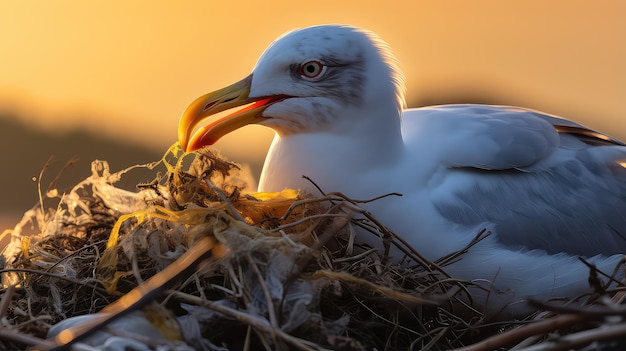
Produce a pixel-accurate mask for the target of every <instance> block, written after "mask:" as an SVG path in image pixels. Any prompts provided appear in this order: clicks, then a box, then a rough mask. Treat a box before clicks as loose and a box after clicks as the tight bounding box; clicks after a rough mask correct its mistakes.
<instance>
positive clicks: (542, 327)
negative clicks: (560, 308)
mask: <svg viewBox="0 0 626 351" xmlns="http://www.w3.org/2000/svg"><path fill="white" fill-rule="evenodd" d="M587 320H588V318H587V317H586V316H582V315H579V314H565V315H561V316H557V317H554V318H550V319H545V320H542V321H539V322H536V323H532V324H526V325H524V326H521V327H518V328H515V329H511V330H509V331H506V332H504V333H501V334H496V335H494V336H492V337H489V338H487V339H484V340H482V341H480V342H477V343H475V344H472V345H469V346H465V347H461V348H458V349H455V350H454V351H491V350H496V349H498V348H501V347H505V346H507V345H512V344H514V343H516V342H519V341H521V340H523V339H525V338H527V337H530V336H533V335H537V334H546V333H549V332H551V331H554V330H557V329H562V328H567V327H570V326H572V325H575V324H577V323H580V322H584V321H587Z"/></svg>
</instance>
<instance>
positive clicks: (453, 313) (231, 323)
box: [0, 147, 626, 350]
mask: <svg viewBox="0 0 626 351" xmlns="http://www.w3.org/2000/svg"><path fill="white" fill-rule="evenodd" d="M137 167H138V168H147V169H150V170H152V171H153V174H154V181H153V182H150V183H146V184H140V185H139V186H138V188H137V190H136V191H126V190H122V189H120V188H118V187H117V186H116V183H118V182H119V181H120V179H121V178H122V177H123V176H124V174H126V173H127V172H131V171H133V169H132V168H131V169H127V170H124V171H121V172H118V173H110V172H109V170H108V165H107V164H106V162H102V161H95V162H94V163H93V165H92V173H93V174H92V176H91V177H89V178H87V179H85V180H84V181H83V182H81V183H79V184H77V185H76V186H75V187H74V188H73V189H71V190H70V191H69V192H67V193H66V194H61V193H60V192H59V191H58V190H57V189H54V188H51V189H47V190H46V191H45V192H42V194H41V203H40V204H39V205H38V206H36V207H34V208H33V209H32V210H30V211H28V212H27V213H26V214H25V215H24V218H23V220H22V221H21V222H20V223H19V224H18V225H17V226H16V227H15V229H14V230H13V231H12V232H10V233H7V235H10V236H11V244H10V245H9V246H8V247H7V248H6V249H5V251H4V254H3V255H4V256H3V258H4V262H3V263H4V264H3V266H4V269H3V270H2V283H3V287H4V288H3V290H2V292H3V295H2V300H1V304H0V316H1V317H2V324H1V327H0V347H1V348H4V349H8V350H22V349H25V348H26V347H27V346H33V345H38V346H37V347H36V349H42V350H43V349H50V348H54V347H55V346H59V344H54V342H58V341H59V340H53V339H49V340H47V341H46V340H44V339H45V338H46V333H47V331H48V330H49V329H50V327H51V326H52V325H53V324H55V323H57V322H59V321H61V320H64V319H66V318H69V317H73V316H80V315H85V314H92V313H96V312H99V311H103V310H104V311H105V312H107V313H105V314H103V315H102V316H104V317H103V318H100V319H97V320H95V321H94V322H92V323H87V324H84V325H83V326H82V327H80V328H74V329H72V332H74V333H77V334H75V335H79V336H77V337H76V339H72V340H71V343H72V347H73V348H75V349H88V348H87V347H86V346H84V344H81V342H82V341H84V340H85V339H84V338H85V337H87V336H89V335H90V334H91V333H93V332H94V331H95V330H102V329H104V328H106V327H105V326H106V325H107V324H108V323H109V322H111V321H112V320H114V319H122V318H125V316H129V315H130V314H132V313H137V312H138V311H142V312H140V313H144V314H145V315H155V314H157V315H159V316H171V318H172V320H175V322H174V323H173V324H172V323H165V324H164V325H165V326H163V325H161V326H160V327H159V328H160V329H159V330H160V331H162V332H163V333H170V334H172V335H174V336H173V337H172V338H171V339H174V340H176V341H175V342H172V343H165V344H162V345H160V346H159V347H160V349H161V350H180V349H184V348H181V347H182V346H181V345H183V343H184V345H189V346H190V347H191V349H198V350H221V349H228V350H258V349H267V350H274V349H281V350H283V349H285V350H286V349H290V350H291V349H294V350H295V349H299V350H323V349H333V350H373V349H378V350H405V349H412V350H426V349H429V350H447V349H453V348H459V347H466V350H492V349H497V348H500V347H505V346H513V345H515V344H518V346H519V347H531V349H532V347H534V349H537V350H544V349H545V350H548V349H550V350H556V349H567V348H570V347H583V346H585V345H587V344H589V343H590V341H593V340H615V339H619V338H624V337H625V336H626V331H625V329H626V326H624V325H623V324H622V323H621V317H620V316H621V315H623V314H624V309H623V308H622V307H621V306H620V305H619V303H620V302H621V301H612V302H611V301H609V300H608V298H607V297H606V296H604V297H601V299H600V300H599V301H600V302H601V303H600V304H599V305H598V304H596V306H591V307H593V308H595V309H594V310H590V309H588V308H586V309H577V310H570V311H564V312H567V313H562V315H556V316H553V317H551V318H548V319H545V320H543V321H541V322H539V323H533V324H522V325H521V327H518V323H513V322H507V323H500V324H497V325H486V324H485V323H484V321H483V319H482V316H481V315H480V313H478V312H476V311H474V310H472V309H471V308H469V307H467V306H464V305H465V303H464V302H462V301H465V300H466V299H464V297H465V296H466V293H465V286H466V284H465V283H463V282H459V281H456V280H454V279H450V278H449V277H447V276H446V274H445V272H443V271H442V270H441V268H439V267H438V265H436V264H434V263H432V262H428V261H427V260H425V259H423V258H422V257H420V256H419V254H418V253H417V252H415V251H414V250H413V249H411V248H410V247H408V246H406V245H404V244H403V243H402V241H401V240H400V239H399V238H397V237H395V235H394V234H393V233H391V232H390V231H389V230H387V229H386V228H385V227H384V225H383V224H381V223H378V221H376V219H375V218H373V217H372V216H371V215H369V214H368V213H367V212H365V211H363V210H362V209H361V207H360V202H359V201H355V200H352V199H348V198H346V197H345V196H343V195H341V194H336V193H332V194H326V196H324V197H321V198H312V197H306V196H302V195H299V194H296V193H294V192H289V191H286V192H283V193H279V194H248V195H244V194H242V191H243V190H244V186H245V185H244V184H242V183H241V181H240V180H239V179H238V177H237V170H238V168H237V166H236V165H235V164H233V163H230V162H227V161H225V160H223V159H222V158H220V157H218V156H216V155H214V154H212V153H210V152H208V151H204V152H201V153H198V154H196V155H180V152H179V150H178V149H177V148H176V147H173V148H172V149H171V150H170V151H169V152H168V154H167V155H166V156H165V157H164V159H163V160H161V161H160V162H156V163H154V164H149V165H142V166H136V168H137ZM354 213H360V217H362V218H363V219H362V220H358V221H357V220H352V219H351V217H350V216H349V214H354ZM357 226H359V227H362V228H367V229H368V230H370V231H371V232H372V235H377V236H379V237H380V238H381V239H380V246H379V247H378V248H372V247H369V246H367V245H365V244H362V243H360V242H359V241H358V239H357V238H355V236H354V232H355V228H356V227H357ZM28 233H30V235H27V234H28ZM479 239H480V238H479V237H477V240H479ZM390 245H394V246H397V247H398V248H400V249H401V250H402V251H404V252H405V254H406V257H405V259H404V260H403V262H401V263H395V262H392V261H391V260H389V259H388V258H387V257H386V255H385V252H386V250H385V249H384V248H389V247H390ZM381 248H382V249H381ZM458 255H462V252H461V253H458V254H453V255H451V256H450V257H448V258H447V259H448V260H452V259H456V258H457V256H458ZM442 262H443V261H441V262H439V263H441V264H443V263H442ZM151 277H152V278H151ZM611 295H615V298H616V299H617V298H619V294H618V293H612V294H611ZM542 307H545V306H542ZM460 311H463V312H462V313H461V312H460ZM562 312H563V311H562ZM609 316H612V317H611V318H609ZM615 316H617V317H615ZM190 323H191V324H190ZM542 323H543V324H542ZM190 325H192V326H193V327H189V326H190ZM557 330H559V331H561V333H562V334H568V335H566V337H567V338H569V339H567V340H565V339H564V340H562V341H561V342H560V343H557V346H556V347H557V348H554V345H552V346H550V343H549V342H547V341H546V340H547V339H546V337H545V335H546V334H548V333H552V332H554V331H557ZM127 332H128V331H127ZM131 333H132V331H131ZM581 333H583V334H581ZM551 335H553V334H551ZM489 337H491V338H489ZM522 340H524V341H522ZM146 342H148V341H146ZM153 342H154V341H153ZM520 342H521V344H520ZM468 345H469V346H468ZM546 345H547V346H546ZM66 346H67V347H68V348H69V347H70V346H69V345H66ZM151 346H152V347H156V345H151ZM548 346H549V347H552V348H549V347H548ZM81 347H82V348H81ZM541 347H545V348H541ZM559 347H560V348H559ZM563 347H565V348H563Z"/></svg>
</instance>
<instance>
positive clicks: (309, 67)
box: [300, 60, 326, 79]
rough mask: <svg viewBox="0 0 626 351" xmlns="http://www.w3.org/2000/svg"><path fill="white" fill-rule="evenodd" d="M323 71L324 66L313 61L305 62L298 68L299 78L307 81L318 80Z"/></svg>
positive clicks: (324, 69)
mask: <svg viewBox="0 0 626 351" xmlns="http://www.w3.org/2000/svg"><path fill="white" fill-rule="evenodd" d="M325 71H326V66H324V65H323V64H322V63H321V62H319V61H315V60H311V61H307V62H305V63H303V64H302V65H301V66H300V76H302V77H303V78H307V79H315V78H318V77H320V76H321V75H322V73H324V72H325Z"/></svg>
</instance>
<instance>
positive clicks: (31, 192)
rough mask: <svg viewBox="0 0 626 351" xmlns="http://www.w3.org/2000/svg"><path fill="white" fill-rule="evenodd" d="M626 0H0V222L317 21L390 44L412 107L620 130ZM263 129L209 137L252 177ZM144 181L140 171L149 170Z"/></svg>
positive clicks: (625, 118)
mask: <svg viewBox="0 0 626 351" xmlns="http://www.w3.org/2000/svg"><path fill="white" fill-rule="evenodd" d="M624 18H626V2H624V1H621V0H598V1H593V2H592V1H586V0H570V1H543V0H512V1H500V0H473V1H458V0H438V1H425V0H424V1H417V0H411V1H408V0H407V1H380V0H375V1H364V0H358V1H354V0H353V1H337V0H330V1H328V0H315V1H310V2H308V1H293V0H285V1H280V0H266V1H252V0H241V1H237V2H229V1H184V0H183V1H177V2H175V3H173V2H168V1H153V0H151V1H148V0H136V1H129V2H126V1H106V2H105V1H102V2H91V1H90V2H85V1H80V0H75V1H70V0H57V1H30V0H21V1H9V0H0V146H1V149H2V151H1V153H0V165H1V167H2V171H1V172H0V225H1V226H0V230H2V229H5V228H9V227H13V225H14V224H15V223H16V221H17V220H19V218H20V216H21V214H22V213H23V212H24V211H25V210H26V209H28V208H30V207H32V205H34V204H35V203H36V202H37V182H38V181H39V175H40V172H41V170H42V169H43V167H44V165H46V164H47V163H48V162H49V160H50V162H49V163H50V165H51V166H50V167H49V168H47V169H46V171H45V172H44V173H43V178H42V179H41V184H42V187H43V188H44V189H45V188H46V187H47V185H48V184H49V183H50V182H51V181H53V179H54V178H55V176H56V175H57V173H58V172H59V171H60V170H61V169H63V168H64V165H65V164H66V163H67V162H68V161H70V160H77V161H76V163H74V164H73V165H72V166H71V167H69V168H67V169H65V170H64V174H63V176H62V179H64V181H65V185H66V186H68V185H72V184H74V183H75V182H76V181H77V180H78V179H81V178H84V177H86V176H88V175H89V174H90V170H89V167H90V162H91V161H92V160H93V159H96V158H98V159H106V160H108V161H109V162H110V163H111V167H112V170H120V169H122V168H125V167H127V166H130V165H133V164H137V163H146V162H150V161H153V160H157V159H158V158H159V157H160V156H161V155H162V154H163V152H164V151H165V150H166V149H167V147H168V146H169V145H171V144H172V143H174V142H175V141H176V137H177V135H176V132H177V123H178V118H179V116H180V114H181V113H182V111H183V110H184V109H185V108H186V107H187V105H188V104H189V103H190V102H191V101H192V100H193V99H195V98H196V97H198V96H199V95H201V94H204V93H207V92H209V91H212V90H215V89H218V88H221V87H223V86H225V85H227V84H230V83H232V82H234V81H236V80H239V79H240V78H243V77H244V76H245V75H247V74H248V73H249V72H250V71H251V70H252V68H253V66H254V64H255V62H256V60H257V58H258V57H259V55H260V54H261V53H262V52H263V50H264V49H265V47H266V46H267V45H268V44H269V43H271V42H272V41H273V40H274V39H275V38H276V37H277V36H279V35H280V34H282V33H283V32H285V31H289V30H291V29H294V28H301V27H306V26H310V25H315V24H322V23H343V24H352V25H356V26H360V27H364V28H367V29H370V30H372V31H374V32H376V33H378V35H380V36H381V37H382V38H383V39H384V40H386V41H387V42H388V43H389V44H390V45H391V46H392V47H393V48H394V52H395V54H396V56H397V57H398V59H399V60H400V62H401V67H402V69H403V70H404V72H405V74H406V78H407V88H408V98H407V101H408V103H409V106H410V107H418V106H423V105H430V104H443V103H466V102H477V103H491V104H507V105H519V106H525V107H530V108H534V109H538V110H542V111H545V112H548V113H552V114H557V115H560V116H563V117H567V118H570V119H573V120H576V121H578V122H580V123H583V124H586V125H588V126H589V127H592V128H595V129H599V130H601V131H603V132H606V133H609V134H611V135H613V136H615V137H617V138H621V139H622V140H626V103H625V101H626V25H624ZM272 136H273V133H272V132H271V131H269V130H267V129H264V128H262V127H258V126H250V127H246V128H244V129H242V130H240V131H238V132H236V133H233V134H231V135H229V136H228V137H226V138H225V139H223V140H222V141H220V142H219V143H218V144H217V147H218V148H220V149H221V150H222V152H223V153H224V154H226V155H227V156H228V157H229V158H230V159H231V160H233V161H236V162H240V163H244V164H248V165H250V167H251V169H252V171H253V172H254V173H255V175H258V172H259V171H260V167H261V165H262V162H263V157H264V155H265V152H266V150H267V147H268V146H269V143H270V141H271V138H272ZM146 180H149V179H146Z"/></svg>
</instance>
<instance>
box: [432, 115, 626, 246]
mask: <svg viewBox="0 0 626 351" xmlns="http://www.w3.org/2000/svg"><path fill="white" fill-rule="evenodd" d="M440 109H444V110H446V111H445V112H455V113H456V114H457V115H458V118H461V119H473V120H474V121H473V122H472V123H474V124H476V123H483V124H485V123H486V124H487V125H489V124H490V123H491V124H492V125H497V124H498V123H500V124H504V125H505V126H506V128H504V129H507V131H504V132H503V128H492V129H489V128H482V129H481V128H475V129H474V130H476V131H477V132H480V133H481V135H475V136H474V137H473V138H469V139H467V140H466V143H470V144H472V139H473V140H474V141H476V143H477V144H478V145H479V147H466V149H468V150H469V151H468V150H464V151H463V152H461V154H469V155H470V157H466V160H467V162H465V163H464V162H463V161H462V159H461V158H459V157H458V156H454V155H448V158H447V159H446V158H444V162H445V161H446V160H448V161H449V162H451V164H450V166H449V168H448V171H447V173H446V175H445V179H444V180H443V181H442V182H441V184H440V185H439V189H438V190H439V191H445V192H451V193H450V194H449V195H448V196H442V197H435V198H434V199H433V200H434V202H435V205H436V207H437V209H438V210H439V211H440V212H441V214H442V215H443V216H444V217H446V218H447V219H448V220H451V221H453V222H455V223H457V224H459V225H464V226H465V225H466V226H472V225H478V224H481V223H485V222H487V223H489V224H490V226H491V227H492V228H491V229H492V230H494V232H495V233H494V234H495V235H496V237H497V239H498V241H499V242H500V243H502V244H503V245H506V246H507V247H509V248H513V249H541V250H545V251H546V252H548V253H557V252H566V253H570V254H575V255H582V256H587V257H590V256H594V255H597V254H603V255H611V254H616V253H626V146H624V143H622V142H620V141H619V140H616V139H614V138H611V137H609V136H607V135H604V134H602V133H599V132H597V131H594V130H591V129H588V128H586V127H584V126H582V125H580V124H577V123H575V122H571V121H568V120H564V119H561V118H557V117H553V116H549V115H545V114H541V113H538V112H536V111H531V110H524V109H517V108H509V107H500V106H482V105H475V106H472V105H461V106H455V105H453V106H446V107H440ZM493 119H495V120H496V122H494V121H493ZM485 120H487V122H485ZM489 120H492V121H489ZM539 120H540V121H543V122H545V123H543V124H542V123H539V122H537V121H539ZM462 123H466V122H462ZM462 123H461V124H462ZM545 125H547V126H548V128H547V129H546V127H545ZM467 133H468V132H466V134H467ZM507 133H508V134H507ZM481 140H483V141H481ZM484 140H487V141H489V142H484ZM480 145H482V147H480ZM457 147H458V145H457ZM475 154H478V156H476V155H475ZM477 160H478V162H477ZM438 190H437V189H435V190H434V193H436V192H437V191H438Z"/></svg>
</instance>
